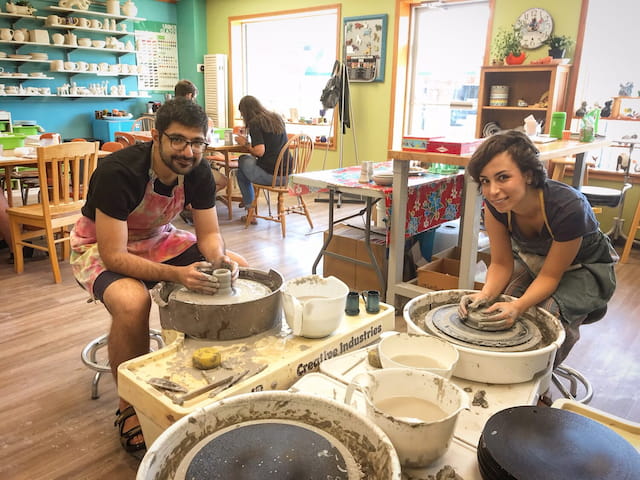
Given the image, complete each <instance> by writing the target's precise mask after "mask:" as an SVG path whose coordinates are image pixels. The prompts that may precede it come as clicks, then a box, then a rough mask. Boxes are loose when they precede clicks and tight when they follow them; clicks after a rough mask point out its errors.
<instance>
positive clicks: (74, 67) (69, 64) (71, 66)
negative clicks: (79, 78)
mask: <svg viewBox="0 0 640 480" xmlns="http://www.w3.org/2000/svg"><path fill="white" fill-rule="evenodd" d="M64 69H65V70H69V71H71V72H73V71H76V70H78V64H77V63H76V62H64Z"/></svg>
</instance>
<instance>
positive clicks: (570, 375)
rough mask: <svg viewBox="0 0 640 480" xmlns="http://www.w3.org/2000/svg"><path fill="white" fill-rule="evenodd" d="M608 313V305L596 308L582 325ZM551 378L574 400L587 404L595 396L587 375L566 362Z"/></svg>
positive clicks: (566, 396) (558, 367) (599, 318)
mask: <svg viewBox="0 0 640 480" xmlns="http://www.w3.org/2000/svg"><path fill="white" fill-rule="evenodd" d="M606 314H607V306H606V305H605V306H604V307H602V308H600V309H598V310H594V311H593V312H591V313H590V314H589V315H587V318H585V319H584V321H583V322H582V325H589V324H590V323H594V322H597V321H598V320H601V319H602V318H604V316H605V315H606ZM551 380H552V381H553V383H554V385H555V386H556V387H558V390H560V393H562V395H563V396H564V397H565V398H568V399H569V400H574V401H576V402H578V403H583V404H587V403H589V402H590V401H591V399H592V398H593V387H592V386H591V382H590V381H589V379H588V378H587V377H585V376H584V375H583V374H581V373H580V372H579V371H578V370H576V369H575V368H571V367H570V366H568V365H565V364H564V363H561V364H560V365H558V366H557V367H556V368H555V369H554V370H553V372H552V373H551ZM564 381H568V387H569V388H568V389H567V387H566V386H565V384H564ZM578 392H580V393H581V394H582V397H580V398H578Z"/></svg>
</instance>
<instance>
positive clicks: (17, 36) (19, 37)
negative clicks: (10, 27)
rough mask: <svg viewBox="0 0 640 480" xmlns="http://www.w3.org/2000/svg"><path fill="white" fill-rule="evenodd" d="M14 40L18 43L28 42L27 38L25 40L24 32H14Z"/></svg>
mask: <svg viewBox="0 0 640 480" xmlns="http://www.w3.org/2000/svg"><path fill="white" fill-rule="evenodd" d="M13 40H14V41H16V42H26V41H27V38H25V35H24V32H23V31H22V30H14V31H13Z"/></svg>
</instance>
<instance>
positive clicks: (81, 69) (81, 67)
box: [77, 62, 89, 72]
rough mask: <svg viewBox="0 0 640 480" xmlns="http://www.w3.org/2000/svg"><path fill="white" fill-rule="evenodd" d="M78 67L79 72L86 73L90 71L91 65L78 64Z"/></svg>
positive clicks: (85, 63)
mask: <svg viewBox="0 0 640 480" xmlns="http://www.w3.org/2000/svg"><path fill="white" fill-rule="evenodd" d="M77 65H78V71H79V72H86V71H87V70H89V64H88V63H87V62H77Z"/></svg>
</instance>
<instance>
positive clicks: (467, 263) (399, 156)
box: [386, 138, 611, 305]
mask: <svg viewBox="0 0 640 480" xmlns="http://www.w3.org/2000/svg"><path fill="white" fill-rule="evenodd" d="M610 143H611V142H610V141H609V140H606V139H601V138H598V139H596V140H595V141H593V142H589V143H584V142H579V141H577V140H558V141H555V142H551V143H545V144H536V147H538V150H539V151H540V160H542V161H549V160H551V159H553V158H558V157H566V156H569V155H575V156H576V163H575V168H574V171H573V180H572V185H573V186H574V187H575V188H580V187H581V186H582V178H583V174H584V168H585V162H584V155H585V153H586V152H589V151H592V150H600V149H602V148H605V147H607V146H609V145H610ZM387 158H389V159H392V160H395V161H394V162H393V197H392V201H393V205H394V208H397V209H399V210H400V211H404V210H405V209H406V206H407V182H408V175H409V161H410V160H418V161H421V162H428V163H446V164H449V165H459V166H463V167H466V166H467V164H468V163H469V160H470V159H471V155H454V154H446V153H417V152H405V151H399V150H389V151H388V153H387ZM464 177H465V178H464V190H463V200H462V215H461V217H460V237H459V241H458V243H459V245H460V247H461V255H460V276H459V280H458V288H464V289H473V283H474V270H475V264H476V253H477V251H478V235H479V233H480V207H481V205H482V197H481V195H480V193H479V191H478V184H477V183H476V182H474V181H473V179H472V178H471V177H470V176H469V174H468V173H465V176H464ZM404 232H405V225H404V218H403V216H402V215H392V216H391V235H390V242H389V270H388V274H387V296H386V302H387V303H390V304H392V305H395V296H396V295H402V296H404V297H409V298H413V297H416V296H418V295H421V294H423V293H426V292H428V291H429V290H428V289H425V288H423V287H419V286H417V285H415V284H414V283H410V282H403V281H402V267H403V258H404V238H405V237H404Z"/></svg>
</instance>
